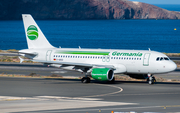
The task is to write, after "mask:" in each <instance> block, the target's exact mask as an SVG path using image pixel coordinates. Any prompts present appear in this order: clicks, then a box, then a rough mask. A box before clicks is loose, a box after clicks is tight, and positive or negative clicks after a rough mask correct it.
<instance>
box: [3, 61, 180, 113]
mask: <svg viewBox="0 0 180 113" xmlns="http://www.w3.org/2000/svg"><path fill="white" fill-rule="evenodd" d="M33 72H34V73H37V74H43V75H44V76H46V75H50V74H53V73H57V74H60V75H62V76H77V77H79V76H83V74H80V73H79V72H75V71H67V70H62V69H59V68H53V67H44V66H42V65H41V64H24V63H23V64H19V63H0V73H9V74H10V73H11V74H20V73H21V74H23V73H24V74H27V75H28V74H30V73H33ZM179 75H180V74H179V69H177V70H176V71H175V72H172V73H169V74H162V75H158V76H162V77H167V78H168V77H169V78H170V79H172V78H176V79H178V78H179ZM179 100H180V83H171V82H165V83H161V82H157V83H156V84H154V85H148V84H147V83H146V82H137V81H134V82H133V81H116V82H115V83H114V84H108V83H106V82H99V81H92V82H91V83H89V84H83V83H81V82H80V80H79V79H53V78H11V77H0V112H18V113H24V112H27V113H53V112H54V113H55V112H62V113H66V112H67V113H99V112H101V113H111V112H112V111H114V113H119V112H130V111H134V112H179V111H180V101H179Z"/></svg>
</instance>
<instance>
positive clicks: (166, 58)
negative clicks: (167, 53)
mask: <svg viewBox="0 0 180 113" xmlns="http://www.w3.org/2000/svg"><path fill="white" fill-rule="evenodd" d="M162 60H169V58H168V57H157V59H156V61H162Z"/></svg>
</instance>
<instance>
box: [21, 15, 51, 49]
mask: <svg viewBox="0 0 180 113" xmlns="http://www.w3.org/2000/svg"><path fill="white" fill-rule="evenodd" d="M22 18H23V23H24V29H25V34H26V40H27V44H28V48H29V49H35V48H54V47H53V46H52V45H51V44H50V43H49V42H48V40H47V39H46V37H45V36H44V34H43V33H42V31H41V30H40V28H39V26H38V25H37V24H36V22H35V21H34V19H33V18H32V16H31V15H30V14H22Z"/></svg>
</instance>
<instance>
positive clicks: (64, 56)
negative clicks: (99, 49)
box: [54, 55, 141, 60]
mask: <svg viewBox="0 0 180 113" xmlns="http://www.w3.org/2000/svg"><path fill="white" fill-rule="evenodd" d="M54 57H56V58H58V57H59V58H91V59H110V57H109V56H107V57H102V56H101V57H100V56H69V55H54ZM111 59H112V60H113V59H119V60H141V58H131V57H130V58H128V57H111Z"/></svg>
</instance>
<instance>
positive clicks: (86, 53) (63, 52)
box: [55, 51, 110, 55]
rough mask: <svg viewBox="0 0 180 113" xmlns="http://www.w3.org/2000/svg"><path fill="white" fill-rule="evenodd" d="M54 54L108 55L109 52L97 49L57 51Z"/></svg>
mask: <svg viewBox="0 0 180 113" xmlns="http://www.w3.org/2000/svg"><path fill="white" fill-rule="evenodd" d="M55 53H56V54H78V55H109V53H110V52H99V51H97V52H96V51H57V52H55Z"/></svg>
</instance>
